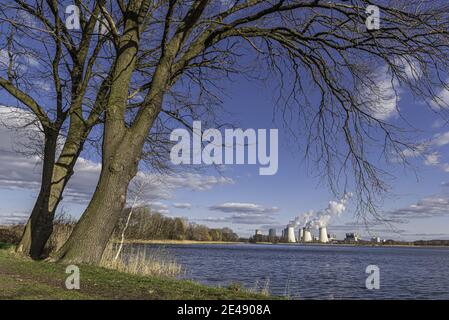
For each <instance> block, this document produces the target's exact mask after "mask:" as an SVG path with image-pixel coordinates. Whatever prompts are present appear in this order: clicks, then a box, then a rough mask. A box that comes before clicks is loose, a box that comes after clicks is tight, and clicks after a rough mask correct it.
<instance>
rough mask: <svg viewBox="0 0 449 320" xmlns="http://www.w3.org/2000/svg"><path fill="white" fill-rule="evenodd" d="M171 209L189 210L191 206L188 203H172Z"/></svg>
mask: <svg viewBox="0 0 449 320" xmlns="http://www.w3.org/2000/svg"><path fill="white" fill-rule="evenodd" d="M173 207H175V208H178V209H191V208H192V204H190V203H173Z"/></svg>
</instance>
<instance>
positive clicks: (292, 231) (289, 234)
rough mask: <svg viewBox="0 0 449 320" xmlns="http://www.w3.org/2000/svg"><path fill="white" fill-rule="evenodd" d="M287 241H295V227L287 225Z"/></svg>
mask: <svg viewBox="0 0 449 320" xmlns="http://www.w3.org/2000/svg"><path fill="white" fill-rule="evenodd" d="M287 241H288V242H296V239H295V228H293V227H288V229H287Z"/></svg>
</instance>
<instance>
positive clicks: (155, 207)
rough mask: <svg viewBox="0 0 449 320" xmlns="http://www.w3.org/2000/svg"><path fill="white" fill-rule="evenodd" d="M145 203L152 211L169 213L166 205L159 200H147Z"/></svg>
mask: <svg viewBox="0 0 449 320" xmlns="http://www.w3.org/2000/svg"><path fill="white" fill-rule="evenodd" d="M147 205H148V207H149V208H150V210H151V211H152V212H154V213H160V214H164V215H166V214H169V213H170V210H169V208H168V205H166V204H164V203H162V202H159V201H154V202H148V203H147Z"/></svg>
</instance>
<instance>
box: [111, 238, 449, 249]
mask: <svg viewBox="0 0 449 320" xmlns="http://www.w3.org/2000/svg"><path fill="white" fill-rule="evenodd" d="M115 242H116V243H119V242H120V241H119V240H117V241H115ZM124 243H125V244H156V245H189V244H207V245H209V244H229V245H232V244H256V245H257V244H259V245H276V244H281V245H291V246H295V245H298V246H353V247H410V248H449V246H445V245H413V244H405V243H404V244H399V243H397V244H374V243H318V242H313V243H297V242H295V243H288V242H286V243H284V242H278V243H272V242H256V243H251V242H244V241H236V242H230V241H197V240H125V241H124Z"/></svg>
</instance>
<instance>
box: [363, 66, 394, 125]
mask: <svg viewBox="0 0 449 320" xmlns="http://www.w3.org/2000/svg"><path fill="white" fill-rule="evenodd" d="M368 81H369V82H367V85H365V86H362V88H361V90H360V96H359V99H360V102H362V103H363V105H365V107H366V108H367V111H368V112H369V113H370V114H371V115H372V116H373V117H375V118H376V119H379V120H387V119H389V118H392V117H394V116H395V115H397V110H398V108H397V102H398V101H399V95H398V92H397V90H396V86H397V82H396V81H394V80H393V79H392V78H391V76H390V75H389V73H388V67H386V66H384V67H381V68H379V69H378V70H376V71H375V72H372V73H371V74H370V75H369V80H368Z"/></svg>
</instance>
